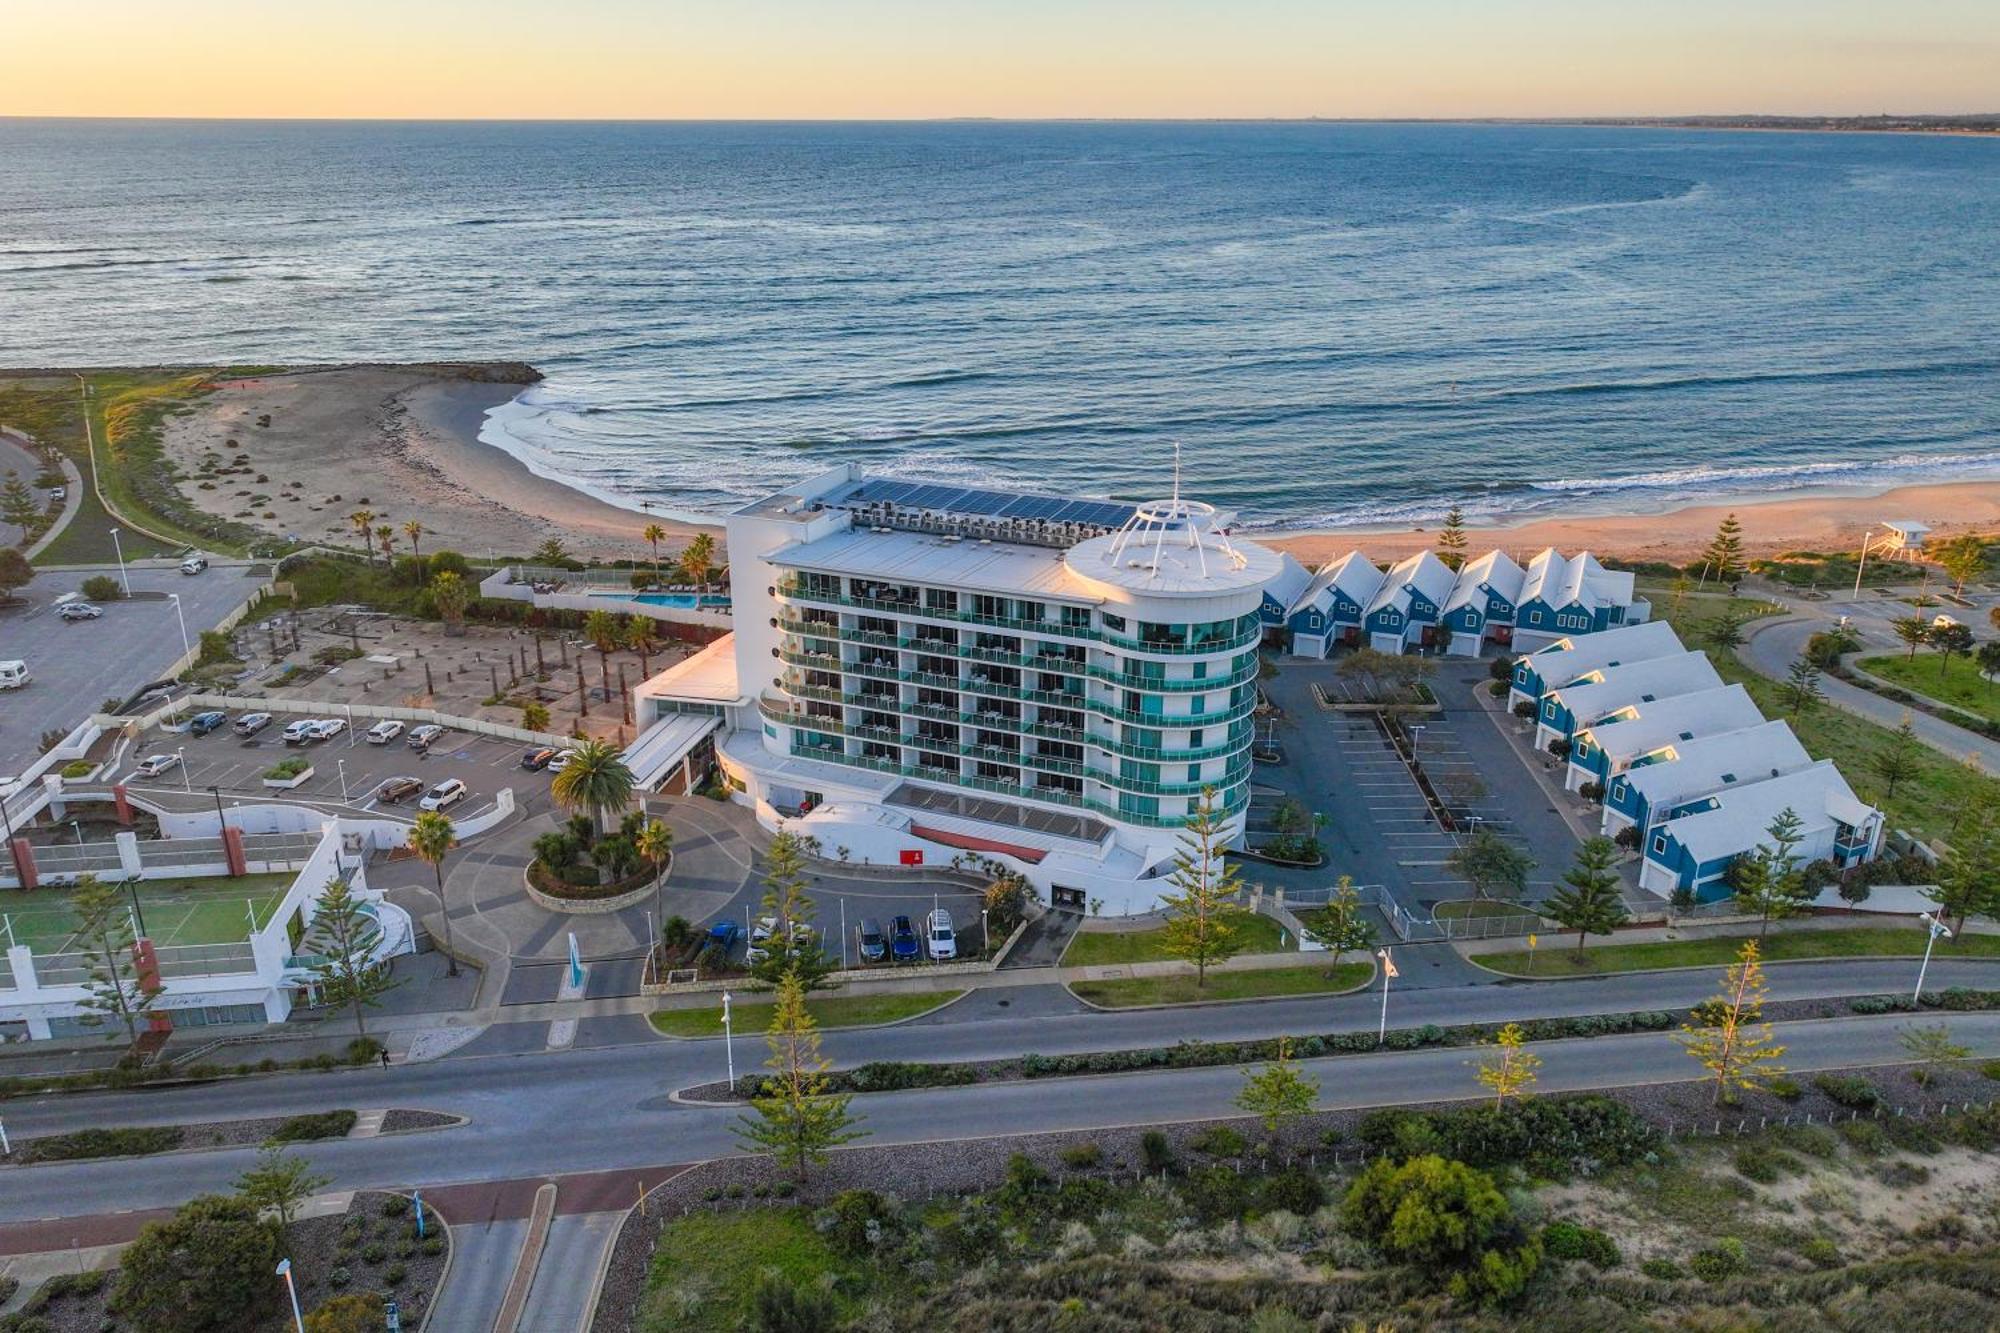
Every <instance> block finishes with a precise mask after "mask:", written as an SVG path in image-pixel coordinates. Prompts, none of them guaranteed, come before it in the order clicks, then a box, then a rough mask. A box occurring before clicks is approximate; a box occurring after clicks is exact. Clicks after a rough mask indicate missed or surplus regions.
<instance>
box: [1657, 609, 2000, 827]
mask: <svg viewBox="0 0 2000 1333" xmlns="http://www.w3.org/2000/svg"><path fill="white" fill-rule="evenodd" d="M1647 595H1648V596H1650V597H1651V598H1652V599H1653V611H1654V614H1655V615H1656V616H1658V617H1660V618H1662V619H1665V620H1667V621H1669V622H1671V623H1672V624H1673V626H1674V628H1675V629H1676V630H1677V631H1678V632H1679V633H1680V635H1681V637H1682V638H1683V639H1685V640H1686V641H1687V642H1688V644H1689V646H1690V647H1699V648H1702V649H1703V650H1704V651H1705V652H1707V653H1708V656H1709V660H1710V661H1711V662H1713V663H1714V664H1715V670H1716V673H1717V674H1718V675H1720V676H1721V677H1722V679H1723V681H1724V683H1726V684H1739V683H1740V684H1741V685H1742V686H1743V688H1744V689H1745V690H1747V691H1748V692H1749V694H1750V698H1751V700H1752V701H1753V702H1755V703H1756V705H1757V707H1758V708H1760V709H1762V710H1763V712H1764V715H1765V716H1766V717H1772V718H1780V719H1782V720H1784V721H1785V722H1788V723H1790V724H1791V728H1792V731H1793V732H1794V733H1796V734H1797V736H1798V738H1799V744H1801V745H1803V746H1804V747H1805V749H1806V753H1807V754H1809V755H1811V756H1812V757H1813V758H1815V759H1831V760H1833V762H1834V763H1835V765H1837V766H1838V767H1839V769H1840V772H1841V776H1843V777H1845V778H1846V779H1847V781H1848V784H1849V785H1850V786H1852V787H1853V788H1854V791H1855V793H1856V794H1857V795H1858V796H1860V797H1861V799H1863V800H1864V801H1869V802H1871V803H1873V804H1875V805H1878V806H1881V807H1882V808H1883V809H1884V810H1886V811H1887V812H1888V814H1889V827H1890V828H1892V829H1908V830H1910V831H1911V832H1912V833H1916V834H1918V835H1919V836H1922V837H1927V838H1938V837H1944V836H1946V835H1947V833H1948V831H1949V830H1950V829H1951V827H1952V825H1953V824H1954V823H1956V822H1958V821H1959V819H1960V815H1961V812H1962V811H1965V810H1967V809H1970V808H1972V807H1973V806H1974V805H1982V806H1984V807H1986V808H1989V809H1991V808H1996V807H2000V781H1996V780H1994V779H1992V778H1989V777H1986V776H1985V775H1984V774H1981V773H1976V772H1973V771H1972V770H1970V769H1968V768H1966V767H1965V765H1964V764H1963V763H1962V762H1961V761H1960V757H1959V756H1956V755H1949V754H1944V753H1942V752H1940V751H1937V750H1933V749H1930V748H1929V747H1924V748H1923V749H1921V750H1919V751H1918V766H1917V772H1916V775H1915V776H1914V777H1910V778H1906V779H1904V780H1903V781H1902V782H1899V783H1898V784H1896V791H1895V795H1894V796H1893V797H1892V796H1890V795H1889V793H1888V790H1887V787H1886V785H1885V784H1884V783H1883V782H1882V780H1881V779H1880V778H1879V777H1877V776H1876V774H1875V756H1877V755H1879V754H1881V753H1882V752H1883V751H1884V750H1885V749H1887V748H1888V747H1889V745H1890V741H1891V738H1892V737H1893V736H1894V734H1895V733H1894V731H1893V729H1892V728H1889V727H1884V726H1880V725H1878V724H1876V723H1873V722H1868V721H1865V720H1863V719H1861V718H1858V717H1856V716H1854V715H1853V714H1852V713H1845V712H1842V711H1841V710H1840V709H1837V708H1835V707H1833V706H1832V705H1830V704H1822V705H1821V706H1819V707H1817V708H1814V709H1812V710H1811V711H1809V712H1806V713H1801V714H1797V715H1793V714H1790V713H1788V712H1786V709H1785V704H1784V701H1783V700H1782V699H1781V698H1780V697H1779V689H1780V686H1779V683H1778V682H1777V681H1775V680H1769V679H1767V678H1765V677H1763V676H1760V675H1758V674H1757V673H1756V672H1754V671H1752V670H1751V669H1750V668H1749V667H1747V666H1745V665H1744V664H1743V663H1742V661H1741V660H1740V659H1739V658H1738V657H1737V656H1736V654H1735V652H1734V651H1732V650H1727V649H1717V648H1711V647H1709V646H1708V645H1706V644H1704V643H1703V642H1702V638H1701V627H1702V626H1703V625H1704V624H1706V623H1707V622H1709V621H1711V620H1714V619H1716V618H1717V617H1718V616H1720V615H1723V614H1728V615H1733V616H1742V615H1747V614H1749V613H1750V611H1751V610H1752V609H1754V608H1756V607H1760V606H1764V607H1765V609H1766V610H1768V609H1769V608H1768V606H1765V604H1763V603H1758V602H1753V601H1750V600H1749V599H1747V598H1741V597H1738V598H1726V597H1688V598H1686V599H1685V600H1684V602H1683V604H1682V606H1681V609H1680V611H1679V612H1678V613H1676V612H1675V611H1674V609H1673V604H1672V603H1673V594H1672V592H1671V590H1670V589H1664V588H1660V587H1658V586H1654V587H1649V588H1648V589H1647ZM1922 661H1923V659H1922V657H1921V656H1920V657H1919V658H1918V662H1919V664H1921V663H1922ZM1930 671H1931V673H1932V675H1933V676H1935V675H1936V673H1937V664H1936V663H1935V662H1933V663H1931V665H1930Z"/></svg>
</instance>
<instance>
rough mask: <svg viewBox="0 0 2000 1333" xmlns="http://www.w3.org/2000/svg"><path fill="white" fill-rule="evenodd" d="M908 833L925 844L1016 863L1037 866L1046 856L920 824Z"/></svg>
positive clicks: (1039, 851) (1039, 850)
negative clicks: (1007, 858)
mask: <svg viewBox="0 0 2000 1333" xmlns="http://www.w3.org/2000/svg"><path fill="white" fill-rule="evenodd" d="M910 832H911V833H913V834H915V835H916V836H917V837H919V838H922V839H924V840H925V841H927V842H941V843H943V844H944V845H945V846H947V847H956V848H958V849H959V850H960V851H965V852H992V853H994V854H995V855H998V856H1011V857H1013V858H1015V859H1016V860H1018V861H1026V862H1027V863H1028V864H1029V865H1031V866H1038V865H1040V864H1041V863H1042V858H1043V857H1045V856H1047V855H1048V852H1046V851H1044V850H1043V849H1042V848H1040V847H1016V846H1015V845H1014V844H1013V843H1011V842H996V841H994V840H993V839H992V838H975V837H973V836H972V835H971V834H969V833H947V832H945V831H944V830H943V829H936V828H927V827H925V826H924V825H922V824H912V825H910Z"/></svg>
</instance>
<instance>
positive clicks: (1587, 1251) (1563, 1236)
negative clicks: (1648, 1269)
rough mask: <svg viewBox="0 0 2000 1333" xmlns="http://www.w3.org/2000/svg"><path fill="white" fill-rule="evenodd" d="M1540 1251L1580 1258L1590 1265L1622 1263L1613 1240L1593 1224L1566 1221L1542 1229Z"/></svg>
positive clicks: (1558, 1256) (1598, 1266)
mask: <svg viewBox="0 0 2000 1333" xmlns="http://www.w3.org/2000/svg"><path fill="white" fill-rule="evenodd" d="M1542 1253H1544V1254H1546V1255H1548V1256H1549V1258H1551V1259H1569V1260H1581V1261H1582V1262H1584V1263H1587V1264H1589V1265H1590V1266H1591V1267H1593V1268H1616V1267H1618V1265H1619V1264H1620V1263H1622V1262H1624V1256H1622V1255H1620V1254H1619V1253H1618V1242H1617V1241H1614V1240H1612V1239H1611V1237H1610V1236H1608V1235H1606V1234H1605V1233H1604V1232H1602V1231H1599V1230H1598V1229H1597V1228H1596V1227H1587V1226H1584V1225H1583V1224H1581V1223H1579V1222H1571V1221H1567V1220H1558V1221H1555V1222H1551V1223H1549V1224H1548V1225H1547V1226H1545V1227H1543V1228H1542Z"/></svg>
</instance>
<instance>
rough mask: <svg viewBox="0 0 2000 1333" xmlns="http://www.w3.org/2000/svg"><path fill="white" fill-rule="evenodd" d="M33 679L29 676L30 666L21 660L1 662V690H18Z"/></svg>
mask: <svg viewBox="0 0 2000 1333" xmlns="http://www.w3.org/2000/svg"><path fill="white" fill-rule="evenodd" d="M33 679H34V677H33V676H31V675H29V674H28V664H27V663H26V662H23V661H22V660H21V659H20V658H18V657H16V658H14V659H12V660H10V661H6V662H0V690H18V689H20V688H21V687H22V686H23V685H26V684H27V683H28V682H29V681H31V680H33Z"/></svg>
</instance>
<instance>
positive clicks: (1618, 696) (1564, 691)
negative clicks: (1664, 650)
mask: <svg viewBox="0 0 2000 1333" xmlns="http://www.w3.org/2000/svg"><path fill="white" fill-rule="evenodd" d="M1721 684H1722V677H1720V676H1718V675H1716V674H1715V667H1714V665H1713V664H1712V663H1710V662H1709V660H1708V654H1707V653H1676V654H1672V655H1670V656H1667V657H1649V658H1647V659H1646V660H1644V661H1642V662H1627V663H1625V664H1623V665H1621V666H1612V667H1600V668H1598V669H1596V670H1593V671H1586V672H1585V673H1584V674H1582V675H1581V676H1577V677H1575V678H1573V679H1571V680H1569V681H1567V682H1565V683H1564V684H1562V685H1559V686H1557V687H1556V688H1555V689H1553V690H1551V691H1549V694H1548V696H1547V697H1550V698H1553V699H1555V700H1556V701H1557V702H1559V703H1560V704H1562V706H1563V707H1564V708H1566V709H1568V710H1569V713H1570V716H1571V717H1573V718H1575V719H1576V720H1577V721H1578V723H1579V724H1582V725H1588V724H1590V723H1592V722H1595V721H1596V720H1597V719H1599V718H1601V717H1603V716H1605V715H1606V714H1608V713H1610V712H1612V711H1614V710H1616V709H1620V708H1626V707H1630V706H1634V705H1638V704H1643V703H1651V702H1652V701H1654V700H1657V699H1671V698H1674V697H1675V696H1677V695H1682V694H1694V693H1697V692H1698V691H1701V690H1712V689H1715V688H1717V687H1718V686H1720V685H1721Z"/></svg>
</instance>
